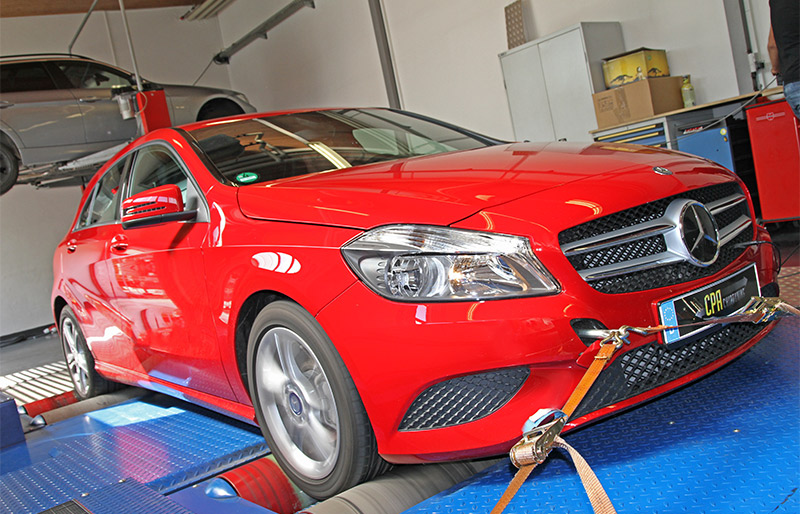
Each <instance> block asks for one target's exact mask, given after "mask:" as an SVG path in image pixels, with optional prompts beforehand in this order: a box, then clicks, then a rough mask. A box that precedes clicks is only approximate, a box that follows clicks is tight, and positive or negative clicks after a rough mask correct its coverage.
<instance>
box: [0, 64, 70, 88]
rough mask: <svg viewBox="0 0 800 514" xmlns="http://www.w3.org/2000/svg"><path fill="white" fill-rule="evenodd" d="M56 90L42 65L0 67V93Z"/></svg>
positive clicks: (6, 65) (8, 65)
mask: <svg viewBox="0 0 800 514" xmlns="http://www.w3.org/2000/svg"><path fill="white" fill-rule="evenodd" d="M50 89H58V87H57V86H56V83H55V81H53V78H52V77H51V76H50V74H49V73H48V72H47V69H46V68H45V66H44V63H41V62H26V63H11V64H3V65H2V66H0V93H18V92H22V91H47V90H50Z"/></svg>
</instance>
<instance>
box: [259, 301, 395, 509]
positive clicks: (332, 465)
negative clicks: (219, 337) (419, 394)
mask: <svg viewBox="0 0 800 514" xmlns="http://www.w3.org/2000/svg"><path fill="white" fill-rule="evenodd" d="M247 366H248V371H249V377H250V394H251V396H252V399H253V405H254V407H255V411H256V416H257V418H258V423H259V425H260V426H261V431H262V432H263V434H264V437H265V439H266V440H267V443H268V444H269V446H270V448H271V450H272V452H273V454H274V455H275V458H276V459H277V460H278V462H279V463H280V464H281V467H282V468H283V470H284V472H285V473H286V474H287V475H288V476H289V478H290V479H291V480H293V481H294V482H295V483H296V484H297V485H298V486H299V487H300V488H301V489H303V490H304V491H305V492H306V493H308V494H309V495H311V496H313V497H314V498H317V499H324V498H328V497H331V496H333V495H335V494H338V493H340V492H342V491H344V490H346V489H349V488H350V487H353V486H355V485H357V484H359V483H361V482H363V481H366V480H369V479H371V478H373V477H374V476H376V475H377V474H379V473H381V472H383V471H385V470H386V468H387V467H388V464H387V463H386V462H385V461H383V459H381V458H380V457H379V456H378V453H377V445H376V443H375V436H374V434H373V431H372V427H371V425H370V423H369V419H368V418H367V414H366V411H365V410H364V406H363V404H362V403H361V399H360V397H359V395H358V391H356V388H355V384H354V383H353V380H352V378H351V377H350V374H349V373H348V372H347V369H346V368H345V366H344V363H343V362H342V360H341V357H340V356H339V354H338V352H337V351H336V349H335V348H334V347H333V344H332V343H331V342H330V340H329V339H328V337H327V335H326V334H325V332H324V331H323V330H322V327H321V326H320V325H319V324H318V323H317V322H316V320H315V319H314V318H313V317H312V316H311V315H310V314H309V313H308V312H306V311H305V310H304V309H302V308H301V307H300V306H298V305H297V304H294V303H292V302H288V301H277V302H274V303H272V304H270V305H268V306H266V307H264V309H263V310H262V311H261V312H260V313H259V315H258V316H257V317H256V319H255V321H254V323H253V326H252V329H251V331H250V339H249V344H248V362H247Z"/></svg>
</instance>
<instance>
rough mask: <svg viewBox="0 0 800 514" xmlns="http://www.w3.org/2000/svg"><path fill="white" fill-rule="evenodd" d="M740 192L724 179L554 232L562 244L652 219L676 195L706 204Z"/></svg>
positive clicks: (662, 213)
mask: <svg viewBox="0 0 800 514" xmlns="http://www.w3.org/2000/svg"><path fill="white" fill-rule="evenodd" d="M741 193H742V189H741V188H740V187H739V185H738V184H737V183H736V182H725V183H724V184H717V185H715V186H709V187H704V188H701V189H695V190H693V191H687V192H685V193H681V194H677V195H672V196H668V197H667V198H662V199H661V200H656V201H654V202H648V203H646V204H643V205H639V206H637V207H633V208H631V209H628V210H625V211H621V212H616V213H614V214H609V215H607V216H603V217H602V218H597V219H595V220H592V221H589V222H586V223H584V224H582V225H578V226H577V227H573V228H570V229H567V230H564V231H563V232H561V233H560V234H558V242H559V243H560V244H561V245H562V246H563V245H565V244H567V243H573V242H575V241H579V240H581V239H587V238H589V237H592V236H599V235H601V234H605V233H606V232H611V231H612V230H616V229H620V228H625V227H632V226H634V225H640V224H642V223H644V222H646V221H652V220H655V219H657V218H660V217H661V216H663V215H664V212H665V211H666V210H667V206H669V204H670V203H671V202H672V201H673V200H677V199H679V198H689V199H691V200H697V201H698V202H700V203H703V204H708V203H711V202H714V201H717V200H721V199H723V198H727V197H728V196H732V195H735V194H741Z"/></svg>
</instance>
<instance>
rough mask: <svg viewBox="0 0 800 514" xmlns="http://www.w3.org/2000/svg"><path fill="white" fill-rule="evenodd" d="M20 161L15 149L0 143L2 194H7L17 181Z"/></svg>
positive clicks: (0, 193)
mask: <svg viewBox="0 0 800 514" xmlns="http://www.w3.org/2000/svg"><path fill="white" fill-rule="evenodd" d="M18 175H19V161H18V160H17V156H16V155H14V151H13V150H12V149H11V148H9V147H8V146H6V145H0V195H3V194H6V192H7V191H8V190H9V189H11V188H12V187H13V186H14V184H16V183H17V176H18Z"/></svg>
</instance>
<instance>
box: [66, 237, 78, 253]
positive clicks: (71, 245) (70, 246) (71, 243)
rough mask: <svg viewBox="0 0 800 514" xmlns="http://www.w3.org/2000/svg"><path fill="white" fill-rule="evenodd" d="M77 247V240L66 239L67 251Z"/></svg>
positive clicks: (70, 251) (72, 250)
mask: <svg viewBox="0 0 800 514" xmlns="http://www.w3.org/2000/svg"><path fill="white" fill-rule="evenodd" d="M77 249H78V241H76V240H75V239H70V240H69V241H67V252H69V253H72V252H74V251H75V250H77Z"/></svg>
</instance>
